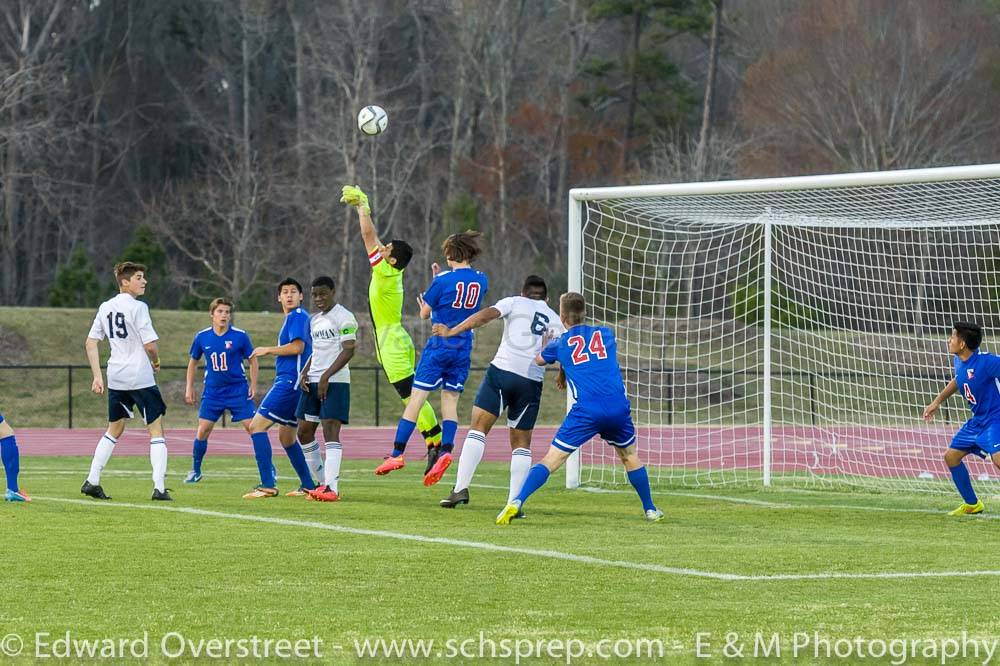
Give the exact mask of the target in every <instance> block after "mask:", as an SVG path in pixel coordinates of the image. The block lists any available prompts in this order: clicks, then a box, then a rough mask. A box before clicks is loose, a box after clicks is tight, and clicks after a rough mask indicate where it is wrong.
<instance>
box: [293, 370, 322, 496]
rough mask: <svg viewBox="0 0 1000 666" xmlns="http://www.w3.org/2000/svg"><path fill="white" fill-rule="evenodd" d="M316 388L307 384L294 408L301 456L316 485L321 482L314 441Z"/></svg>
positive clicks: (320, 466)
mask: <svg viewBox="0 0 1000 666" xmlns="http://www.w3.org/2000/svg"><path fill="white" fill-rule="evenodd" d="M317 387H318V385H317V384H316V383H315V382H313V383H311V384H309V390H308V391H299V403H298V406H297V407H296V408H295V417H296V419H297V420H298V426H297V428H296V438H297V441H298V443H299V446H301V447H302V455H303V456H305V459H306V465H307V466H308V467H309V474H310V476H312V477H314V478H315V479H316V483H317V484H319V483H320V482H322V480H323V477H322V476H321V474H322V468H323V459H322V457H321V455H320V452H319V443H318V442H317V441H316V430H317V429H318V428H319V421H320V417H319V413H320V400H319V396H318V395H317ZM300 490H301V488H300ZM293 492H297V491H293Z"/></svg>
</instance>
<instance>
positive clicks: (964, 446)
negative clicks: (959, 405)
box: [951, 421, 1000, 458]
mask: <svg viewBox="0 0 1000 666" xmlns="http://www.w3.org/2000/svg"><path fill="white" fill-rule="evenodd" d="M951 448H953V449H958V450H959V451H968V452H969V453H974V454H976V455H977V456H979V457H980V458H985V457H987V456H992V455H993V454H994V453H998V452H1000V423H990V424H979V423H973V422H972V421H966V422H965V425H963V426H962V427H961V428H959V429H958V432H956V433H955V436H954V437H952V438H951Z"/></svg>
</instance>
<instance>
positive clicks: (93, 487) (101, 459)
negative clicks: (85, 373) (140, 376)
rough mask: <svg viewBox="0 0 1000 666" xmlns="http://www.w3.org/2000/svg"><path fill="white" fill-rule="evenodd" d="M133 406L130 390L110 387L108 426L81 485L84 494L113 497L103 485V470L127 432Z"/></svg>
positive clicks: (102, 497) (94, 496)
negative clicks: (126, 421) (127, 423)
mask: <svg viewBox="0 0 1000 666" xmlns="http://www.w3.org/2000/svg"><path fill="white" fill-rule="evenodd" d="M133 407H135V402H134V401H133V400H132V398H131V396H130V395H129V393H128V391H118V390H116V389H108V428H107V430H105V432H104V434H103V435H102V436H101V439H100V440H99V441H98V442H97V448H96V449H94V457H93V459H92V460H91V461H90V472H89V473H88V474H87V478H86V479H85V480H84V482H83V486H81V487H80V492H81V493H83V494H84V495H87V496H88V497H93V498H94V499H103V500H109V499H111V498H110V497H109V496H108V495H106V494H105V493H104V488H102V487H101V472H102V471H104V468H105V467H106V466H107V464H108V461H109V460H111V454H112V453H114V450H115V444H116V443H117V442H118V438H119V437H121V436H122V433H123V432H125V419H127V418H132V408H133Z"/></svg>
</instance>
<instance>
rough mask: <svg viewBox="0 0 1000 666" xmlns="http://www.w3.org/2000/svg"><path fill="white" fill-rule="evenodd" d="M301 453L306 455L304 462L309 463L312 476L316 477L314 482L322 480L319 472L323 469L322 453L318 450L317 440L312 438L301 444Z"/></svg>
mask: <svg viewBox="0 0 1000 666" xmlns="http://www.w3.org/2000/svg"><path fill="white" fill-rule="evenodd" d="M302 453H304V454H305V455H306V464H308V465H309V471H310V472H311V473H312V475H313V478H314V479H316V483H319V482H320V481H322V480H323V477H322V475H321V472H322V471H323V454H322V453H320V450H319V442H317V441H316V440H313V441H311V442H309V443H308V444H302Z"/></svg>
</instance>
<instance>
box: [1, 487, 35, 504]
mask: <svg viewBox="0 0 1000 666" xmlns="http://www.w3.org/2000/svg"><path fill="white" fill-rule="evenodd" d="M3 500H4V501H5V502H30V501H31V497H29V496H28V493H26V492H24V490H8V491H7V492H6V493H4V495H3Z"/></svg>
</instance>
